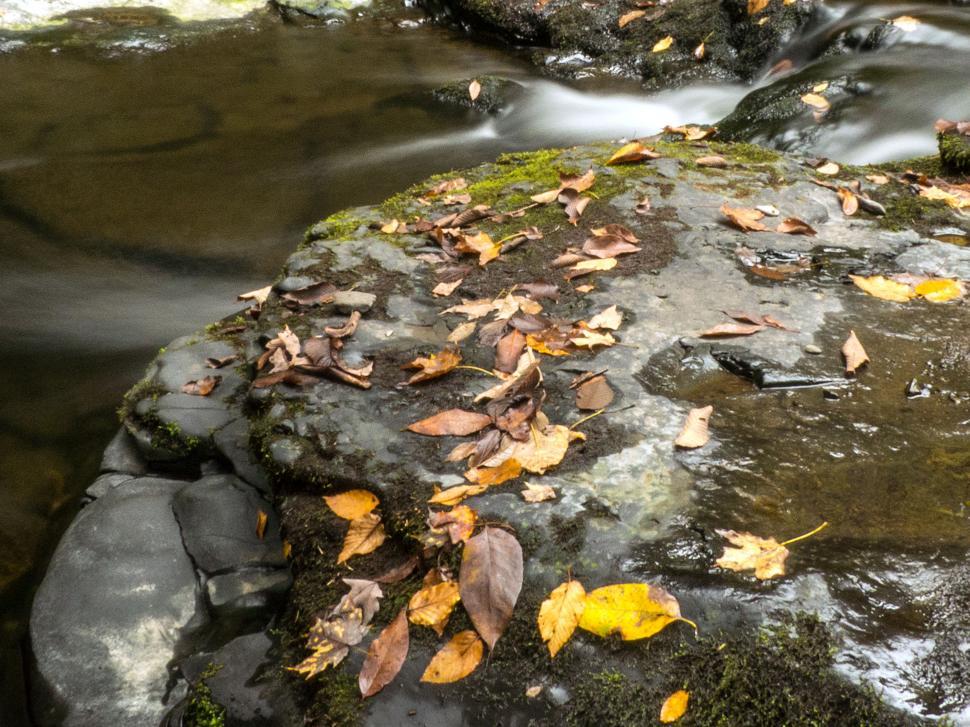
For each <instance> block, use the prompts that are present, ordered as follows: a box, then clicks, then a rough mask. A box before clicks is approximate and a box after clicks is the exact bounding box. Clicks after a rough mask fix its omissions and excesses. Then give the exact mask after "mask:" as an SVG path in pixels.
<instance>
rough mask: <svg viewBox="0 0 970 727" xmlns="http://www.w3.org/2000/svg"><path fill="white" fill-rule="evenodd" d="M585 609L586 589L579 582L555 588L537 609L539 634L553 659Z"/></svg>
mask: <svg viewBox="0 0 970 727" xmlns="http://www.w3.org/2000/svg"><path fill="white" fill-rule="evenodd" d="M585 608H586V589H585V588H583V584H582V583H580V582H579V581H573V580H570V581H566V582H565V583H563V584H561V585H559V586H557V587H556V588H555V589H554V590H553V592H552V593H550V594H549V598H547V599H546V600H545V601H543V602H542V605H541V606H540V607H539V633H540V634H541V635H542V640H543V641H545V642H546V645H547V646H548V647H549V656H552V657H555V656H556V654H557V653H559V650H560V649H561V648H562V647H563V646H565V645H566V642H567V641H569V637H571V636H572V635H573V631H575V630H576V627H577V626H578V625H579V620H580V618H581V617H582V615H583V611H584V609H585Z"/></svg>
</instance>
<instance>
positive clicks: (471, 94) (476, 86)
mask: <svg viewBox="0 0 970 727" xmlns="http://www.w3.org/2000/svg"><path fill="white" fill-rule="evenodd" d="M481 92H482V84H480V83H479V82H478V81H472V82H471V83H469V84H468V98H470V99H471V100H472V101H474V100H475V99H477V98H478V95H479V94H480V93H481Z"/></svg>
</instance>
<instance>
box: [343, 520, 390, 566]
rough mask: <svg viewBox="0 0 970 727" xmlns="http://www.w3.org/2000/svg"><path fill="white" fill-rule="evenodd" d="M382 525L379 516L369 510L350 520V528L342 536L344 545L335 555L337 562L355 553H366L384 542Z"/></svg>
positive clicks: (371, 551)
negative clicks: (343, 536) (344, 535)
mask: <svg viewBox="0 0 970 727" xmlns="http://www.w3.org/2000/svg"><path fill="white" fill-rule="evenodd" d="M385 537H387V536H386V535H385V534H384V526H383V525H382V524H381V516H380V515H377V514H376V513H373V512H369V513H367V514H366V515H363V516H361V517H359V518H356V519H355V520H351V521H350V528H349V529H348V530H347V536H346V537H345V538H344V547H343V549H342V550H341V551H340V555H338V556H337V562H338V563H344V562H346V561H347V560H348V559H349V558H351V557H352V556H355V555H366V554H367V553H373V552H374V551H375V550H377V549H378V548H379V547H380V546H381V543H383V542H384V538H385Z"/></svg>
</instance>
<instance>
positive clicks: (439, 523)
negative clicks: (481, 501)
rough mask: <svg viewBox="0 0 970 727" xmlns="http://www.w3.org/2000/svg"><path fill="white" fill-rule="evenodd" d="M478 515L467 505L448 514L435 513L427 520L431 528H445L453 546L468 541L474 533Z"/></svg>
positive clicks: (460, 506) (455, 508)
mask: <svg viewBox="0 0 970 727" xmlns="http://www.w3.org/2000/svg"><path fill="white" fill-rule="evenodd" d="M477 520H478V514H477V513H476V512H475V511H474V510H472V509H471V508H470V507H468V505H459V506H458V507H454V508H452V509H451V510H449V511H448V512H435V513H432V514H431V517H430V518H428V524H429V525H431V527H433V528H445V529H446V530H447V531H448V537H450V538H451V542H452V544H453V545H457V544H458V543H461V542H463V541H465V540H468V539H469V538H470V537H471V536H472V533H473V532H474V531H475V523H476V521H477Z"/></svg>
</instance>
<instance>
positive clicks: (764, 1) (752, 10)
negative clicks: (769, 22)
mask: <svg viewBox="0 0 970 727" xmlns="http://www.w3.org/2000/svg"><path fill="white" fill-rule="evenodd" d="M769 2H770V0H748V15H757V14H758V13H760V12H761V11H762V10H764V9H765V8H766V7H768V3H769Z"/></svg>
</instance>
